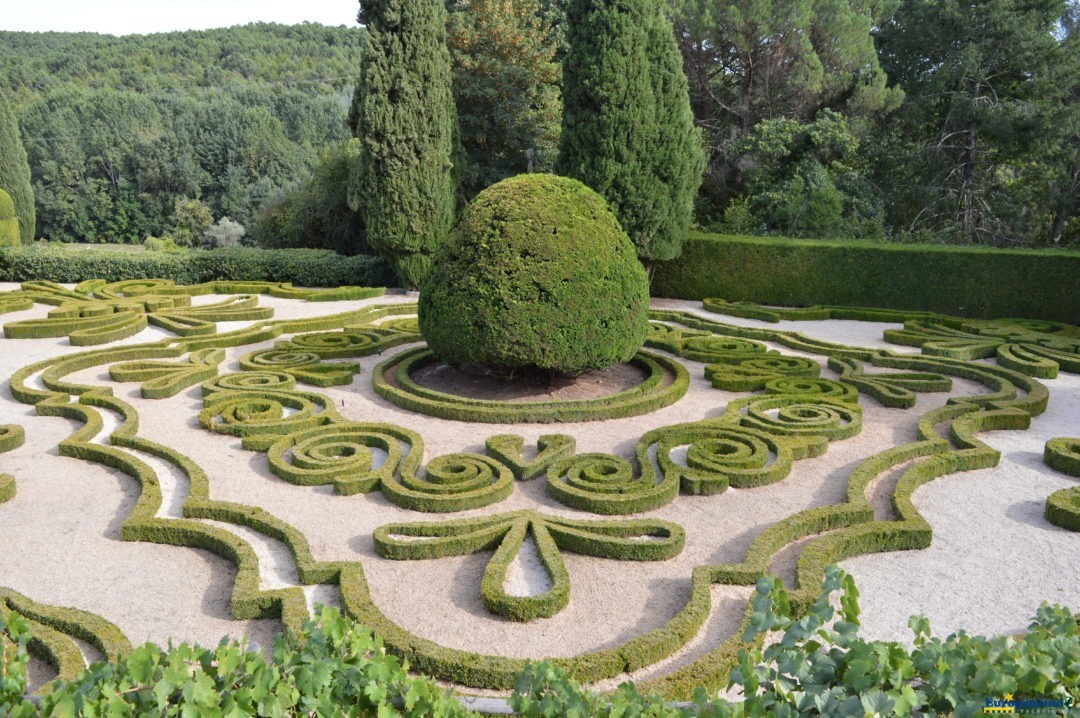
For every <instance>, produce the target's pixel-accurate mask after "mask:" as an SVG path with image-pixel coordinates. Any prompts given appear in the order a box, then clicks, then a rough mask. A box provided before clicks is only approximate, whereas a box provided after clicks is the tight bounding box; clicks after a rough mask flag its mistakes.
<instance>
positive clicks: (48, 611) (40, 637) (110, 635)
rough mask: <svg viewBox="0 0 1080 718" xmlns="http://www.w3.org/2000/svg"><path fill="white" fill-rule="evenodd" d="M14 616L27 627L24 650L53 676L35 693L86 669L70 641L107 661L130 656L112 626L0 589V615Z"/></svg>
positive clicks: (93, 616) (123, 639)
mask: <svg viewBox="0 0 1080 718" xmlns="http://www.w3.org/2000/svg"><path fill="white" fill-rule="evenodd" d="M6 613H15V614H18V615H20V616H22V617H23V618H25V619H27V621H28V623H29V624H30V641H29V643H28V644H27V648H28V649H29V651H30V653H31V654H32V655H34V656H36V657H37V658H39V659H41V660H43V661H45V662H46V663H48V664H49V665H50V666H52V668H53V669H54V670H55V671H56V672H57V674H58V675H57V677H56V678H55V679H53V680H51V681H49V682H47V683H45V684H44V685H42V686H41V687H40V688H38V690H37V691H36V692H37V693H38V694H42V693H46V692H48V691H49V690H50V689H51V687H52V686H53V684H54V683H55V682H56V680H68V681H70V680H72V679H74V678H75V677H76V676H78V675H79V674H80V673H82V672H83V670H85V668H86V660H85V658H84V657H83V653H82V650H80V648H79V647H78V645H76V644H75V642H74V641H73V640H72V639H74V638H77V639H79V640H82V641H86V642H87V643H89V644H90V645H91V646H93V647H94V648H95V649H97V650H98V651H100V652H101V655H102V656H104V658H105V660H107V661H117V660H121V659H123V658H125V657H126V656H128V655H129V654H130V653H131V643H130V642H129V641H128V640H127V638H126V637H125V636H124V634H123V632H122V631H120V629H119V628H117V627H116V626H115V625H114V624H113V623H111V622H109V621H107V620H105V619H104V618H102V617H101V616H98V615H96V614H93V613H88V612H86V611H81V610H79V609H77V608H63V607H59V606H48V605H45V604H42V603H37V602H36V601H32V600H31V599H29V598H27V597H26V596H24V595H22V594H21V593H18V592H16V591H14V590H13V589H10V588H4V587H2V586H0V616H3V615H4V614H6Z"/></svg>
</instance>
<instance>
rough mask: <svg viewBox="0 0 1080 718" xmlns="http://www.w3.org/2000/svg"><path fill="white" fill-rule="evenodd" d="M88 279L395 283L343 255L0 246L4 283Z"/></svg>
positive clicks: (371, 263)
mask: <svg viewBox="0 0 1080 718" xmlns="http://www.w3.org/2000/svg"><path fill="white" fill-rule="evenodd" d="M88 279H104V280H106V281H109V282H118V281H121V280H124V279H171V280H173V281H174V282H176V283H177V284H200V283H202V282H208V281H212V280H247V281H265V282H291V283H293V284H294V285H296V286H298V287H338V286H345V285H356V286H366V287H372V286H390V285H392V284H394V279H393V275H392V274H390V273H389V269H388V268H387V266H386V263H385V262H384V261H383V260H382V259H381V258H379V257H371V256H364V255H360V256H355V257H344V256H342V255H339V254H337V253H335V252H331V251H329V250H323V249H252V248H236V249H215V250H208V251H197V252H186V253H179V254H170V253H166V252H119V251H115V250H100V251H99V250H93V249H87V250H76V249H69V248H67V247H56V246H45V247H38V246H24V247H4V248H0V281H2V282H26V281H32V280H43V281H52V282H82V281H85V280H88Z"/></svg>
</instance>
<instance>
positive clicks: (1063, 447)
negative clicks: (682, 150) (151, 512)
mask: <svg viewBox="0 0 1080 718" xmlns="http://www.w3.org/2000/svg"><path fill="white" fill-rule="evenodd" d="M2 450H3V449H0V451H2ZM1043 463H1045V464H1046V465H1047V466H1049V467H1050V468H1051V469H1054V470H1055V471H1060V472H1061V473H1063V474H1068V475H1069V476H1076V477H1080V438H1069V437H1064V436H1059V437H1056V438H1053V439H1050V440H1049V441H1047V442H1046V446H1045V447H1044V449H1043Z"/></svg>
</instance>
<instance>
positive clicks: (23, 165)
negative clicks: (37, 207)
mask: <svg viewBox="0 0 1080 718" xmlns="http://www.w3.org/2000/svg"><path fill="white" fill-rule="evenodd" d="M0 189H3V190H5V191H6V192H7V193H8V194H9V195H11V200H12V201H13V202H14V203H15V217H16V218H17V219H18V220H19V232H20V237H21V238H22V243H23V244H29V243H30V242H33V241H34V230H35V221H36V217H35V213H34V190H33V187H31V186H30V165H29V164H27V162H26V148H25V147H23V143H22V139H21V138H20V137H19V123H18V121H17V120H16V119H15V113H14V112H13V108H12V107H11V105H10V104H9V101H8V98H7V96H6V95H4V94H2V93H0Z"/></svg>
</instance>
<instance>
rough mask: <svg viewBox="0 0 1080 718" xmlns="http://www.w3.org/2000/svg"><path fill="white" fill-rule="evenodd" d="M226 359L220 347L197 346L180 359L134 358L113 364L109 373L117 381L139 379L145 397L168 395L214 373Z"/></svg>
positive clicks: (204, 379)
mask: <svg viewBox="0 0 1080 718" xmlns="http://www.w3.org/2000/svg"><path fill="white" fill-rule="evenodd" d="M223 361H225V351H224V350H222V349H199V350H196V351H193V352H191V353H190V354H188V356H187V358H186V359H184V360H183V361H179V362H166V361H134V362H122V363H119V364H112V365H110V366H109V377H110V378H111V379H112V380H113V381H118V382H129V381H131V382H139V392H140V393H141V394H142V396H143V398H144V399H167V398H169V397H170V396H176V395H177V394H179V393H180V392H181V391H183V390H184V389H187V388H188V387H189V386H193V385H195V384H198V383H200V382H203V381H206V380H208V379H211V378H212V377H215V376H217V372H218V365H220V364H221V362H223Z"/></svg>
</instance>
